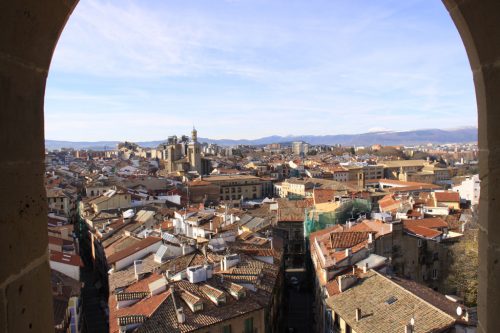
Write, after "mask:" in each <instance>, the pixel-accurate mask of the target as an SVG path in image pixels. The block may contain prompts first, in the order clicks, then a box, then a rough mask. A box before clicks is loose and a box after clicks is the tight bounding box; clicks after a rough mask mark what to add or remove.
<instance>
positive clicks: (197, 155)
mask: <svg viewBox="0 0 500 333" xmlns="http://www.w3.org/2000/svg"><path fill="white" fill-rule="evenodd" d="M188 159H189V167H190V169H191V171H198V173H199V174H200V175H202V170H201V147H200V144H199V143H198V131H197V130H196V128H194V126H193V130H192V131H191V141H190V142H189V145H188Z"/></svg>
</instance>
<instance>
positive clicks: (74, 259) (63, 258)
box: [50, 251, 83, 267]
mask: <svg viewBox="0 0 500 333" xmlns="http://www.w3.org/2000/svg"><path fill="white" fill-rule="evenodd" d="M50 260H51V261H57V262H59V263H62V264H66V265H71V266H80V267H83V262H82V259H81V258H80V256H79V255H76V254H69V253H63V252H57V251H52V252H51V253H50Z"/></svg>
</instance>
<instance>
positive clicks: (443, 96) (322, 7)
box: [46, 0, 476, 140]
mask: <svg viewBox="0 0 500 333" xmlns="http://www.w3.org/2000/svg"><path fill="white" fill-rule="evenodd" d="M439 5H441V4H439ZM431 9H432V10H434V9H436V11H437V10H438V9H439V10H441V11H442V12H441V14H440V15H441V16H439V15H435V17H434V16H432V17H429V16H428V15H427V12H426V11H428V10H429V11H430V10H431ZM447 15H448V14H447V13H446V12H445V9H444V8H442V5H441V7H438V6H437V5H436V4H431V3H429V2H428V1H424V0H412V1H405V2H400V1H379V2H370V3H368V4H367V3H363V5H361V4H359V3H356V2H342V1H337V2H321V1H311V2H309V1H304V2H293V3H290V2H288V1H266V0H262V1H256V0H255V1H231V2H224V1H222V2H219V1H213V2H210V3H208V2H207V3H204V2H200V3H184V2H181V3H175V2H163V1H152V2H135V1H131V0H120V1H97V0H87V1H82V2H80V4H79V5H78V6H77V8H76V10H75V12H74V14H73V16H72V17H71V18H70V20H69V22H68V26H67V28H66V29H65V31H64V32H63V35H62V37H61V40H60V42H59V46H58V48H57V49H56V53H55V55H54V59H53V64H52V68H51V72H50V75H49V81H48V87H47V95H46V113H47V117H46V118H47V121H46V124H47V125H46V126H47V129H46V133H47V135H48V136H52V137H56V136H57V137H60V135H63V134H60V133H63V132H61V131H62V130H63V129H64V128H65V127H68V128H70V127H72V126H76V127H77V128H78V129H81V128H85V127H84V125H82V124H86V125H85V126H90V127H91V128H89V130H88V131H87V134H81V135H89V138H90V137H95V139H100V138H101V137H99V135H102V133H106V134H107V133H109V135H112V136H114V137H117V136H120V135H123V133H120V132H119V131H120V130H121V128H122V126H129V129H128V130H127V133H126V134H127V135H130V139H134V138H140V139H141V140H143V139H146V138H149V139H156V138H158V137H157V136H158V135H160V134H161V135H162V137H165V136H167V135H168V133H169V131H170V132H175V133H178V132H177V130H178V128H179V127H183V126H189V124H192V123H193V121H194V122H195V123H198V122H203V123H204V125H203V126H202V127H203V128H204V129H205V130H206V132H205V133H203V132H200V134H201V135H202V136H211V137H219V138H220V137H245V136H246V137H258V136H262V135H270V134H284V133H296V134H330V133H349V132H358V133H359V132H363V131H367V130H370V129H372V128H388V129H413V128H419V127H420V128H423V127H429V126H431V123H430V122H431V120H432V126H431V127H436V126H437V127H449V126H455V125H457V126H461V125H464V124H468V123H470V122H471V121H472V122H474V121H475V119H476V114H475V111H474V110H475V102H474V92H473V85H472V77H471V74H470V70H469V68H468V64H467V59H466V55H465V52H464V50H463V46H462V44H461V41H460V39H459V37H458V33H457V32H456V30H455V28H454V27H453V25H452V23H451V20H450V19H449V17H447ZM445 20H447V21H448V22H446V21H445ZM446 24H448V25H446ZM436 31H437V32H436ZM69 110H70V111H69ZM68 112H74V113H75V114H77V115H78V116H77V118H78V121H75V120H72V119H70V117H67V118H66V117H64V116H62V115H66V114H68ZM71 118H73V117H71ZM122 118H124V119H122ZM130 119H132V120H130ZM155 119H156V121H155ZM51 122H55V123H51ZM65 123H66V124H67V126H64V124H65ZM153 123H154V124H153ZM115 124H120V126H114V125H115ZM186 124H187V125H186ZM441 124H442V125H441ZM82 126H83V127H82ZM221 126H223V127H222V128H221ZM188 129H189V128H188ZM64 133H65V134H64V135H69V136H71V135H75V133H74V132H72V131H66V132H64ZM163 133H164V134H163ZM66 138H71V137H66Z"/></svg>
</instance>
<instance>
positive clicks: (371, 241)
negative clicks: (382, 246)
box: [368, 232, 373, 244]
mask: <svg viewBox="0 0 500 333" xmlns="http://www.w3.org/2000/svg"><path fill="white" fill-rule="evenodd" d="M371 243H373V234H372V233H371V232H370V233H369V234H368V244H371Z"/></svg>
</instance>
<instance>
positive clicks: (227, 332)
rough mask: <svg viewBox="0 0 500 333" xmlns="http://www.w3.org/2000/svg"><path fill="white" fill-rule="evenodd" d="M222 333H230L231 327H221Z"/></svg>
mask: <svg viewBox="0 0 500 333" xmlns="http://www.w3.org/2000/svg"><path fill="white" fill-rule="evenodd" d="M222 333H231V325H226V326H223V327H222Z"/></svg>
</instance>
